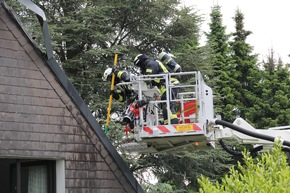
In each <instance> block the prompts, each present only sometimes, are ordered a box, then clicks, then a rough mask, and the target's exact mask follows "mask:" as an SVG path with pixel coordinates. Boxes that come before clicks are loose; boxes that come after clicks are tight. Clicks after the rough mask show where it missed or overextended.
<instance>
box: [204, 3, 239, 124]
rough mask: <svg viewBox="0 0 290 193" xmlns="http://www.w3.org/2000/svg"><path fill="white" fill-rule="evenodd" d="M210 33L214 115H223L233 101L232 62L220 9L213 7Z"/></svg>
mask: <svg viewBox="0 0 290 193" xmlns="http://www.w3.org/2000/svg"><path fill="white" fill-rule="evenodd" d="M210 18H211V21H210V24H209V27H210V32H209V33H208V34H207V40H208V45H209V46H210V48H211V55H210V57H211V64H212V66H213V71H212V73H210V74H209V78H210V85H211V86H212V87H213V91H214V93H215V98H214V104H215V113H216V114H220V115H222V118H223V119H226V118H227V117H224V115H227V114H225V110H224V109H225V107H226V105H227V104H229V103H231V101H232V100H233V95H232V94H231V93H232V87H231V86H230V85H231V84H232V82H233V81H234V79H233V77H232V74H231V73H232V70H231V69H232V68H233V65H234V64H233V61H232V59H231V50H230V46H229V43H228V41H229V35H228V34H226V27H225V26H223V22H222V21H223V20H222V19H223V18H222V13H221V7H220V6H218V5H215V6H214V7H212V11H211V14H210Z"/></svg>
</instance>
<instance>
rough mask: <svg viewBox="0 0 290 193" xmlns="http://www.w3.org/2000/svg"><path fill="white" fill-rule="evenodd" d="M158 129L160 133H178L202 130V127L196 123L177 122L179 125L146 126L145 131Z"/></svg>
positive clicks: (151, 132)
mask: <svg viewBox="0 0 290 193" xmlns="http://www.w3.org/2000/svg"><path fill="white" fill-rule="evenodd" d="M156 129H158V131H159V132H160V133H176V132H188V131H202V129H201V128H200V127H199V126H198V125H197V124H195V123H190V124H177V125H158V126H151V127H149V126H145V127H144V129H143V130H144V131H145V132H147V133H149V134H153V130H156Z"/></svg>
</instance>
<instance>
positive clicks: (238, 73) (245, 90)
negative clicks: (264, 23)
mask: <svg viewBox="0 0 290 193" xmlns="http://www.w3.org/2000/svg"><path fill="white" fill-rule="evenodd" d="M233 19H234V21H235V31H234V32H233V34H232V35H233V41H231V42H230V46H231V49H232V51H233V53H232V58H233V61H234V62H233V65H232V68H231V69H230V70H229V71H230V73H231V76H232V78H233V79H234V81H233V82H232V83H231V84H230V85H229V86H230V87H231V93H229V95H230V96H232V97H231V100H227V102H228V104H226V107H225V109H224V110H225V119H227V120H230V121H232V120H233V119H232V118H231V113H230V112H231V111H232V109H233V108H235V107H236V108H239V109H240V110H241V113H242V114H241V116H242V117H245V116H244V115H245V113H246V112H247V111H248V109H249V108H250V107H252V106H253V105H254V104H256V103H257V102H256V101H257V100H259V98H257V94H259V93H260V92H261V88H260V87H258V86H257V85H258V84H259V81H260V80H261V72H260V70H259V68H258V66H257V65H256V63H257V55H256V54H252V52H253V47H252V46H251V45H249V44H248V43H247V42H246V41H247V38H248V36H249V35H251V34H252V32H251V31H247V30H245V28H244V14H243V13H242V12H241V11H240V10H239V9H237V10H236V12H235V17H234V18H233ZM258 88H260V89H258ZM245 118H246V119H247V118H248V117H245ZM249 119H250V118H249Z"/></svg>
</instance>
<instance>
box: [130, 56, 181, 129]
mask: <svg viewBox="0 0 290 193" xmlns="http://www.w3.org/2000/svg"><path fill="white" fill-rule="evenodd" d="M133 62H134V65H135V66H136V67H139V68H140V71H141V74H145V75H146V74H148V75H150V74H166V73H168V70H167V68H166V67H165V66H164V65H163V64H162V62H160V61H158V60H156V59H150V58H149V57H148V56H147V55H146V54H138V55H137V56H136V57H135V59H134V61H133ZM170 81H171V83H172V84H173V85H179V81H178V80H177V79H176V78H171V80H170ZM151 84H152V86H157V87H158V88H159V89H160V94H161V100H166V86H165V84H164V81H162V80H160V79H155V80H154V81H152V82H151ZM171 93H172V99H175V98H176V96H177V94H178V88H172V92H171ZM166 106H167V105H165V104H162V114H163V118H164V124H168V115H167V109H166ZM169 117H170V122H171V124H178V122H179V120H178V118H177V115H176V110H175V103H174V102H170V115H169Z"/></svg>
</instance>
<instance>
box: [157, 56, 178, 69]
mask: <svg viewBox="0 0 290 193" xmlns="http://www.w3.org/2000/svg"><path fill="white" fill-rule="evenodd" d="M173 57H174V56H173V55H172V54H169V53H166V52H161V53H160V54H159V55H158V60H159V61H160V62H162V64H164V66H167V67H168V68H167V69H168V70H169V71H170V72H176V73H178V72H182V70H181V66H180V65H179V64H177V63H176V62H175V60H173Z"/></svg>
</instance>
